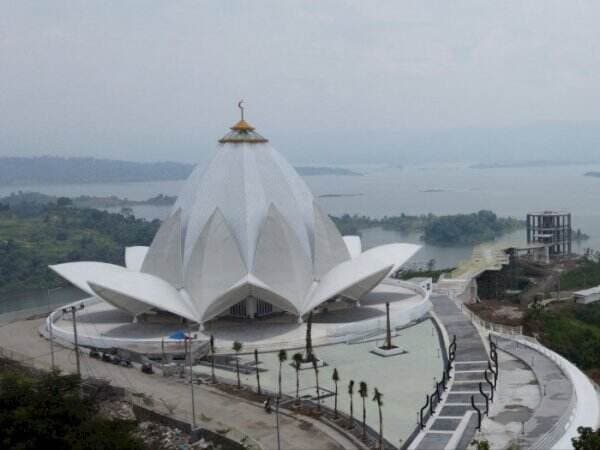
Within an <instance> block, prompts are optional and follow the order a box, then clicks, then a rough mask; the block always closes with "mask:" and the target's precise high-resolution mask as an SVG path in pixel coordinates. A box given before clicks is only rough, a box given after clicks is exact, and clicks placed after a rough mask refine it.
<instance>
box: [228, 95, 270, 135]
mask: <svg viewBox="0 0 600 450" xmlns="http://www.w3.org/2000/svg"><path fill="white" fill-rule="evenodd" d="M243 104H244V100H240V101H239V102H238V108H240V114H241V118H240V120H239V121H238V122H237V123H236V124H235V125H234V126H232V127H231V132H229V133H227V134H226V135H225V136H223V138H221V139H220V140H219V142H220V143H221V144H224V143H228V142H229V143H251V144H259V143H264V142H269V141H268V140H267V139H265V138H264V137H262V136H261V135H260V134H258V133H257V132H255V131H254V127H253V126H252V125H250V124H249V123H248V122H246V120H245V119H244V106H243Z"/></svg>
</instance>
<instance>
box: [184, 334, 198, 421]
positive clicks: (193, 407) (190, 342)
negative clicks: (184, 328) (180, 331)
mask: <svg viewBox="0 0 600 450" xmlns="http://www.w3.org/2000/svg"><path fill="white" fill-rule="evenodd" d="M192 339H193V338H192V336H191V334H190V332H189V328H188V335H187V336H186V337H185V341H184V342H185V353H186V358H187V357H188V342H189V358H190V390H191V394H192V395H191V397H192V430H195V429H196V402H195V401H194V372H193V371H192V354H193V352H192Z"/></svg>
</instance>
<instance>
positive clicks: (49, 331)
mask: <svg viewBox="0 0 600 450" xmlns="http://www.w3.org/2000/svg"><path fill="white" fill-rule="evenodd" d="M46 298H47V300H48V311H49V312H50V315H49V316H48V321H49V325H48V334H49V336H50V365H51V367H52V372H54V368H55V367H54V335H53V334H52V325H54V324H53V323H52V311H51V309H50V289H47V297H46Z"/></svg>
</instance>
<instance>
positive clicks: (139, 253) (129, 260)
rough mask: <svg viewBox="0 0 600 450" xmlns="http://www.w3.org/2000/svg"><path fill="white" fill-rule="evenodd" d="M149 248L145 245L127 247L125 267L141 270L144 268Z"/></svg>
mask: <svg viewBox="0 0 600 450" xmlns="http://www.w3.org/2000/svg"><path fill="white" fill-rule="evenodd" d="M148 248H149V247H145V246H141V245H140V246H136V247H127V248H126V249H125V267H127V268H128V269H131V270H135V271H136V272H139V271H140V270H142V264H143V263H144V258H146V254H147V253H148Z"/></svg>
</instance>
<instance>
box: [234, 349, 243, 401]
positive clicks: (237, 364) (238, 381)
mask: <svg viewBox="0 0 600 450" xmlns="http://www.w3.org/2000/svg"><path fill="white" fill-rule="evenodd" d="M242 347H243V346H242V343H241V342H239V341H234V342H233V346H232V348H233V351H234V352H235V371H236V373H237V386H238V389H239V388H241V387H242V383H241V382H240V358H239V354H240V352H241V351H242Z"/></svg>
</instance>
